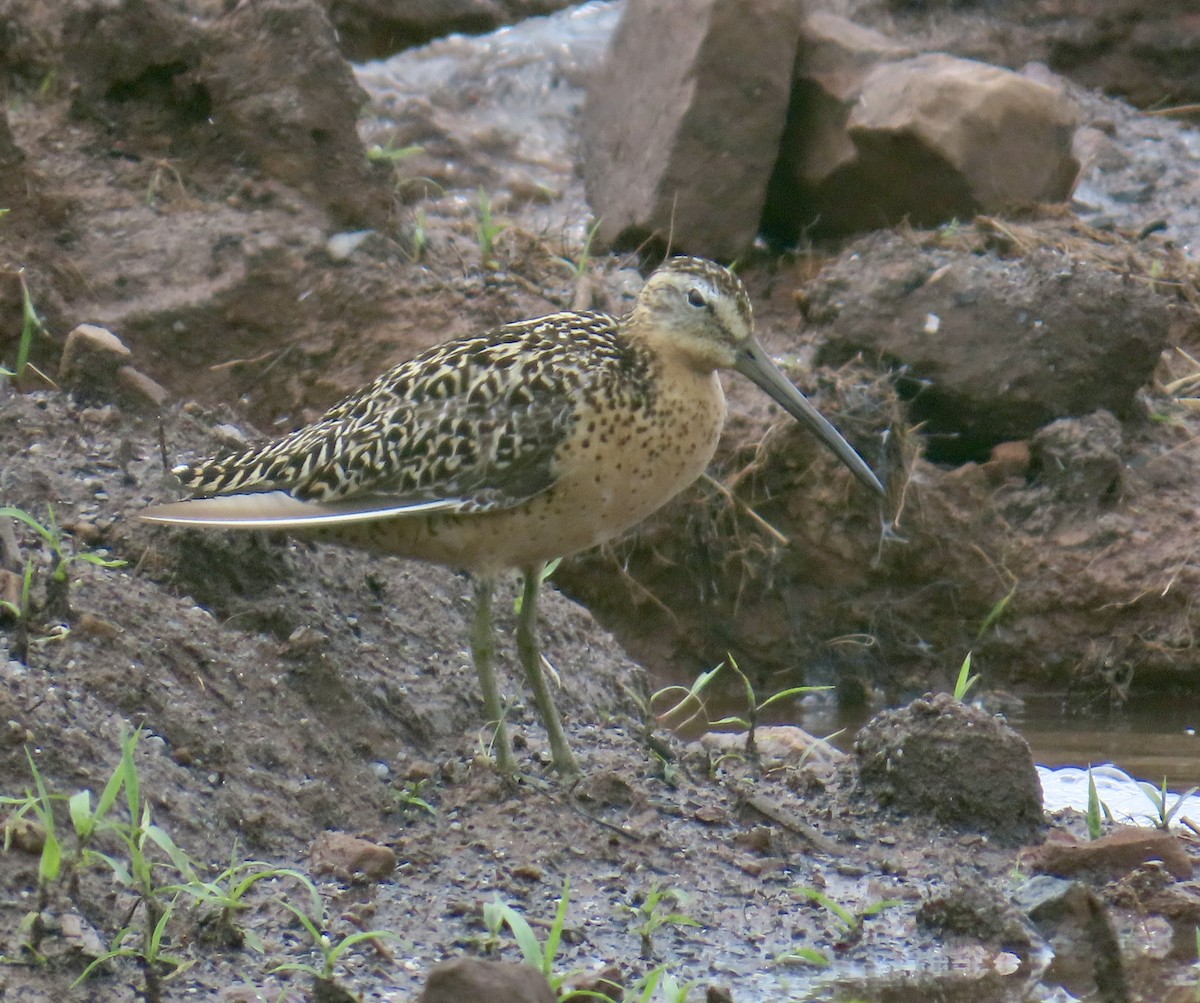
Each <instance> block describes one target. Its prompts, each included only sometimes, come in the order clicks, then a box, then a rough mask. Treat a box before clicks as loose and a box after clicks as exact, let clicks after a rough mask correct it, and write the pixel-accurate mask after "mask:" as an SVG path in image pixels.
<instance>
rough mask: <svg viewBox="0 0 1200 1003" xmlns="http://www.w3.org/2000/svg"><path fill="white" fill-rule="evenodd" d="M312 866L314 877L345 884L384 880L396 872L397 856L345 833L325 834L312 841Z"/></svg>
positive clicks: (367, 841)
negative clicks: (329, 878)
mask: <svg viewBox="0 0 1200 1003" xmlns="http://www.w3.org/2000/svg"><path fill="white" fill-rule="evenodd" d="M309 866H310V867H311V868H312V872H313V874H329V875H332V876H333V877H335V878H340V879H341V880H342V881H362V880H366V881H383V880H385V879H386V878H388V877H389V876H390V875H391V873H392V872H393V871H394V870H395V869H396V854H395V853H393V852H392V851H391V850H390V849H389V848H388V847H386V846H380V845H379V844H378V843H372V842H371V841H370V840H367V839H360V838H359V837H357V836H351V835H349V834H348V833H345V832H323V833H321V834H320V835H319V836H318V837H317V838H316V840H315V841H314V842H313V847H312V851H311V852H310V853H309Z"/></svg>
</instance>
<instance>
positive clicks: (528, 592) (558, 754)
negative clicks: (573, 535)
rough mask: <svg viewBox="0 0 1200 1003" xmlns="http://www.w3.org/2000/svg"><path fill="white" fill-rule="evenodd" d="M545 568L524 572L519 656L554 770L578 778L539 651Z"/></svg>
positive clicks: (519, 625) (519, 619)
mask: <svg viewBox="0 0 1200 1003" xmlns="http://www.w3.org/2000/svg"><path fill="white" fill-rule="evenodd" d="M543 567H545V565H543V564H537V565H534V566H533V567H529V568H526V569H525V571H524V575H525V590H524V594H523V595H522V597H521V612H520V614H519V615H518V616H517V654H518V656H519V657H520V659H521V665H522V667H523V668H524V669H525V678H526V679H528V680H529V688H530V689H531V690H533V699H534V702H535V703H536V704H537V708H538V713H540V714H541V715H542V723H543V724H544V725H545V726H546V735H547V737H548V738H549V739H550V756H551V759H552V761H553V763H554V768H555V769H556V770H557V771H558V773H559V775H560V776H562V777H577V776H579V764H578V763H577V762H576V761H575V756H574V755H573V754H572V752H571V748H570V746H569V745H567V736H566V735H565V734H564V733H563V727H562V721H561V720H559V717H558V708H556V707H555V706H554V697H553V695H551V693H550V685H549V683H547V682H546V674H545V673H544V672H543V671H542V655H541V652H540V651H539V650H538V642H537V600H538V589H539V588H540V587H541V584H542V568H543Z"/></svg>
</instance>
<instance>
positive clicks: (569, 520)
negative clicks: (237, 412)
mask: <svg viewBox="0 0 1200 1003" xmlns="http://www.w3.org/2000/svg"><path fill="white" fill-rule="evenodd" d="M722 369H733V370H736V371H737V372H739V373H742V374H743V375H745V376H747V377H749V378H750V379H751V380H753V381H754V382H755V383H756V384H758V386H759V387H761V388H762V389H763V390H765V391H766V392H767V393H768V394H769V395H770V396H771V397H772V398H774V400H775V401H776V402H778V403H779V404H780V405H782V407H783V408H784V409H785V410H786V411H787V412H788V413H789V414H790V415H792V416H793V417H794V418H796V419H797V420H799V421H800V422H802V423H803V424H805V425H806V426H807V427H808V428H809V429H811V430H812V431H813V432H815V433H816V435H817V436H818V437H819V438H820V440H821V441H822V442H823V443H825V445H827V446H828V447H829V448H831V449H832V450H833V452H834V454H835V455H836V456H837V457H838V458H839V459H840V460H841V461H842V462H843V463H844V464H845V465H846V466H847V467H849V468H850V470H851V471H853V473H854V475H855V476H856V477H857V478H858V479H859V480H860V481H861V482H862V483H863V484H865V485H866V486H867V487H868V488H869V489H870V490H871V491H873V492H875V493H876V494H879V495H882V494H883V488H882V486H881V485H880V483H879V481H878V479H877V478H876V477H875V475H874V473H872V471H871V469H870V468H869V467H868V466H867V464H866V463H865V462H864V461H863V459H862V457H860V456H859V455H858V453H856V452H855V451H854V449H853V448H852V447H851V446H850V444H849V443H847V442H846V440H845V439H844V438H842V436H841V435H840V434H839V433H838V431H837V430H836V429H835V428H834V427H833V426H832V425H831V424H830V423H829V422H828V421H827V420H826V419H825V418H824V417H823V416H822V415H821V414H820V413H819V412H818V411H817V410H816V408H814V407H813V405H812V404H810V403H809V402H808V400H807V399H806V398H805V397H804V396H803V395H802V394H801V393H800V391H799V390H797V389H796V388H795V387H794V386H793V385H792V384H791V383H790V382H789V381H788V379H787V377H785V376H784V375H783V373H781V372H780V371H779V369H778V368H777V367H776V366H775V365H774V363H772V362H771V360H770V358H769V357H768V356H767V354H766V353H765V352H764V351H763V349H762V348H761V347H760V346H759V344H758V342H757V341H756V340H755V337H754V321H753V316H752V313H751V308H750V298H749V296H748V295H747V293H746V288H745V286H744V285H743V284H742V282H741V280H740V279H739V278H738V277H737V276H736V275H734V274H733V273H732V272H731V271H729V270H728V269H726V268H723V267H721V266H720V265H718V264H715V263H713V262H711V261H707V260H703V259H700V258H689V257H679V258H672V259H670V260H669V261H667V262H666V263H665V264H664V265H663V266H662V267H661V268H659V269H658V270H657V271H656V272H654V274H652V275H651V276H650V278H649V279H648V280H647V282H646V284H645V286H644V287H643V288H642V291H641V292H640V293H639V294H638V296H637V299H636V300H635V302H634V304H633V309H632V310H631V311H630V312H629V314H627V315H626V316H624V317H622V318H620V319H618V318H616V317H612V316H610V315H608V314H605V313H594V312H582V313H580V312H564V313H552V314H549V315H548V316H545V317H539V318H536V319H533V320H524V321H518V322H516V323H512V324H506V325H504V326H502V327H498V328H496V329H494V330H491V331H488V332H486V333H483V334H479V335H475V336H472V337H464V338H458V339H456V340H454V341H449V342H446V343H445V344H442V345H437V346H435V347H433V348H431V349H429V350H428V351H426V352H424V353H422V354H420V355H418V356H417V357H416V358H414V359H412V360H410V361H408V362H402V363H400V364H399V365H397V366H396V367H394V368H393V369H390V370H389V371H388V372H386V373H384V374H383V375H382V376H380V377H379V378H378V379H377V380H375V382H374V383H371V384H370V385H369V386H367V387H364V388H363V389H362V390H359V391H358V392H357V393H354V394H351V395H350V396H349V397H347V398H346V399H345V400H344V401H342V402H341V403H340V404H337V405H335V406H334V407H332V408H330V409H329V410H328V411H327V412H326V413H325V414H324V416H322V417H321V418H320V419H319V420H318V421H316V422H314V423H312V424H311V425H307V426H305V427H304V428H301V429H299V430H297V431H295V432H292V433H291V434H289V435H285V436H283V437H281V438H278V439H275V440H274V441H272V442H268V443H266V444H265V445H261V446H256V447H252V448H249V449H244V450H242V451H240V452H234V453H231V454H228V455H224V456H217V457H215V458H213V459H207V460H203V461H201V462H197V463H187V464H183V465H181V466H178V467H175V468H174V473H175V474H176V476H177V477H178V478H179V479H180V481H181V482H182V483H183V485H184V486H185V487H186V488H188V489H189V490H190V491H191V492H192V494H193V497H192V498H191V499H190V500H188V501H182V502H177V503H174V504H168V505H159V506H155V507H152V508H149V509H146V510H145V511H144V512H143V513H142V517H143V518H145V519H149V520H151V521H153V522H160V523H170V524H174V525H183V526H208V527H223V528H226V529H282V530H287V531H289V532H291V533H295V534H299V535H303V536H306V537H313V538H316V539H320V540H329V541H333V542H337V543H340V544H344V545H348V546H352V547H357V548H361V549H364V550H367V551H371V552H374V553H381V554H394V555H398V556H401V557H410V558H418V559H421V560H426V561H432V562H436V563H438V564H443V565H448V566H450V567H452V568H456V569H459V570H466V571H469V572H471V573H472V575H473V577H474V581H475V601H476V606H475V616H474V621H473V624H472V627H471V633H470V646H471V655H472V659H473V661H474V664H475V670H476V672H477V674H478V676H479V682H480V686H481V688H482V691H483V701H484V711H485V714H486V717H487V722H488V726H489V727H491V728H493V729H494V738H493V746H492V747H493V749H494V751H495V758H496V764H497V767H498V768H499V770H500V771H501V772H503V773H506V774H512V773H514V772H515V771H516V766H515V761H514V758H513V751H512V745H511V742H510V739H509V736H508V732H507V729H506V727H505V720H504V717H505V715H504V709H503V706H502V704H501V699H500V690H499V686H498V685H497V682H496V675H495V669H494V659H495V650H496V645H495V635H494V629H493V624H492V593H493V589H494V583H495V580H496V577H497V575H498V574H499V573H500V572H502V571H505V570H508V569H512V568H516V569H519V570H521V571H522V572H523V574H524V579H525V583H524V594H523V601H522V603H521V609H520V614H519V616H518V620H517V633H516V642H517V651H518V655H519V658H520V661H521V664H522V667H523V668H524V671H525V675H526V678H527V679H528V682H529V686H530V688H531V690H532V691H533V696H534V700H535V702H536V704H537V707H538V711H539V713H540V715H541V717H542V721H543V722H544V724H545V726H546V732H547V735H548V738H549V743H550V749H551V756H552V764H553V766H554V768H555V769H557V770H558V771H559V773H560V774H563V775H577V774H578V766H577V764H576V761H575V758H574V756H573V754H572V752H571V750H570V747H569V745H568V743H567V739H566V736H565V734H564V733H563V728H562V723H561V721H560V719H559V715H558V711H557V709H556V708H555V705H554V699H553V697H552V695H551V693H550V687H549V685H548V684H547V681H546V677H545V674H544V673H543V671H542V666H541V654H540V652H539V650H538V644H537V638H536V617H537V592H538V587H539V585H540V583H541V579H542V569H543V567H544V564H545V562H546V561H548V560H550V559H552V558H555V557H563V556H567V555H569V554H575V553H578V552H579V551H582V550H586V549H588V548H589V547H592V546H595V545H596V544H599V543H603V542H604V541H606V540H611V539H613V538H614V537H616V536H619V535H620V534H622V533H624V532H625V531H626V530H627V529H629V528H630V527H631V526H634V525H636V524H637V523H638V522H640V521H641V520H642V519H644V518H646V516H648V515H650V513H652V512H653V511H655V510H656V509H658V508H659V507H661V506H662V505H664V504H665V503H666V502H667V501H669V500H670V499H671V498H673V497H674V496H675V495H676V494H678V493H679V492H680V491H682V490H683V489H684V488H686V487H687V486H688V485H689V484H691V483H692V482H693V481H695V480H696V479H697V478H698V477H699V476H700V475H701V474H702V473H703V472H704V469H705V467H706V466H707V465H708V462H709V460H710V459H711V458H712V455H713V453H714V451H715V450H716V447H717V440H718V438H719V437H720V434H721V428H722V425H723V424H724V421H725V396H724V394H723V392H722V390H721V383H720V380H719V378H718V376H717V373H718V370H722Z"/></svg>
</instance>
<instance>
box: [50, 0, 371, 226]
mask: <svg viewBox="0 0 1200 1003" xmlns="http://www.w3.org/2000/svg"><path fill="white" fill-rule="evenodd" d="M226 8H228V9H227V10H226ZM63 47H64V53H65V57H64V62H65V65H66V66H67V67H68V68H69V72H70V74H71V76H72V78H73V82H74V83H75V84H76V85H77V87H76V90H75V104H76V108H77V111H78V113H79V114H81V115H86V116H89V117H97V118H99V119H101V120H103V121H112V122H114V124H115V126H116V131H117V132H118V133H119V134H120V137H121V142H122V144H123V146H124V147H125V148H126V149H128V150H130V151H131V152H145V153H146V154H147V155H149V156H155V157H157V156H161V152H160V150H161V147H162V144H163V137H164V136H165V135H168V134H169V135H171V137H172V140H171V143H172V147H173V148H174V147H178V148H179V149H180V150H181V151H189V150H204V155H205V156H209V157H212V156H216V157H218V158H222V157H223V158H226V159H229V160H241V161H249V162H251V163H252V164H254V165H256V166H257V167H258V168H259V169H260V170H261V171H262V172H263V173H264V174H266V175H268V176H269V177H272V178H275V179H277V180H279V181H282V182H284V183H285V184H287V185H291V186H292V187H293V188H295V189H296V190H298V191H300V192H301V193H302V194H304V195H305V196H306V197H307V198H309V199H310V200H312V201H314V202H316V203H317V204H319V205H322V206H323V207H325V208H326V209H327V210H328V211H329V212H330V214H331V215H332V216H333V217H334V220H335V222H336V223H337V224H338V225H344V226H350V227H367V226H372V227H374V226H380V225H382V224H383V223H385V222H386V220H387V218H388V215H389V212H390V209H391V204H392V200H391V179H390V177H388V174H389V171H387V170H384V169H381V170H380V171H378V172H377V171H375V170H373V169H372V167H371V165H370V164H369V163H368V162H367V159H366V154H365V150H364V148H363V145H362V142H361V141H360V140H359V138H358V133H357V131H356V128H355V122H356V119H357V116H358V109H359V108H360V107H361V106H362V104H363V103H364V102H365V100H366V97H365V94H364V93H363V91H362V90H361V89H360V88H359V87H358V84H357V83H356V82H355V80H354V76H353V74H352V73H351V70H350V67H349V66H348V65H347V63H346V61H345V59H343V58H342V55H341V53H340V52H339V51H338V48H337V45H336V40H335V37H334V31H333V27H332V25H331V24H330V23H329V19H328V18H327V17H326V15H325V12H324V10H322V9H321V7H320V6H319V5H318V4H317V2H316V0H256V2H254V3H237V4H224V3H221V2H220V0H111V2H108V3H81V4H79V5H77V6H74V7H73V8H72V9H71V11H70V12H69V13H68V14H67V16H66V18H65V19H64V26H63ZM297 53H303V54H304V58H303V59H298V58H297ZM188 171H189V167H188V163H187V161H186V160H184V162H183V167H182V168H181V174H182V176H184V177H187V176H188Z"/></svg>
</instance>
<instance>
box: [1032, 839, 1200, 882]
mask: <svg viewBox="0 0 1200 1003" xmlns="http://www.w3.org/2000/svg"><path fill="white" fill-rule="evenodd" d="M1025 859H1026V860H1027V861H1028V862H1029V864H1030V866H1031V867H1032V868H1033V869H1034V870H1036V871H1039V872H1041V873H1042V874H1053V875H1055V876H1056V877H1060V878H1069V877H1075V876H1077V875H1091V876H1093V877H1096V878H1100V879H1102V880H1104V881H1115V880H1116V879H1117V878H1120V877H1122V876H1123V875H1125V874H1127V873H1129V872H1130V871H1132V870H1133V869H1134V868H1136V867H1138V866H1139V865H1141V864H1144V863H1146V861H1148V860H1159V861H1162V863H1163V865H1164V866H1165V867H1166V869H1167V870H1168V871H1170V872H1171V875H1172V876H1173V877H1175V878H1178V879H1179V880H1180V881H1186V880H1187V879H1189V878H1190V877H1191V876H1192V860H1191V858H1190V857H1189V856H1188V854H1187V851H1186V850H1185V849H1184V848H1183V844H1182V843H1180V841H1179V838H1178V837H1177V836H1175V835H1174V834H1173V833H1170V832H1163V831H1162V830H1161V829H1143V828H1141V827H1139V826H1133V825H1129V826H1123V827H1122V828H1120V829H1117V830H1116V831H1115V832H1110V833H1109V834H1108V835H1106V836H1101V837H1100V838H1099V839H1093V840H1091V841H1090V842H1087V843H1063V842H1047V843H1045V844H1044V845H1042V846H1038V847H1035V848H1034V849H1032V850H1030V851H1029V852H1028V854H1027V855H1026V857H1025Z"/></svg>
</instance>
